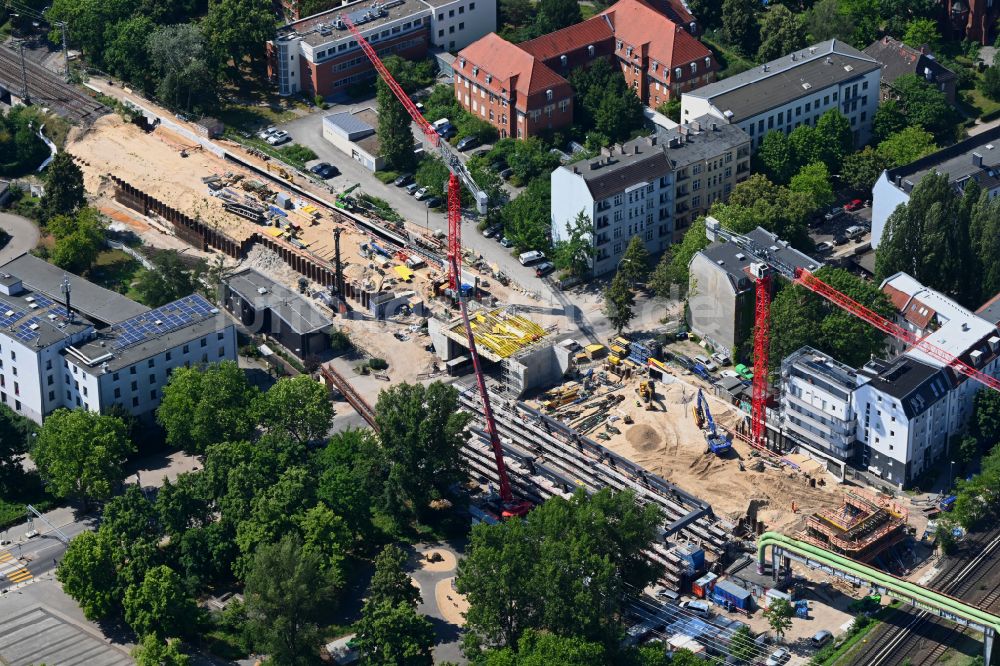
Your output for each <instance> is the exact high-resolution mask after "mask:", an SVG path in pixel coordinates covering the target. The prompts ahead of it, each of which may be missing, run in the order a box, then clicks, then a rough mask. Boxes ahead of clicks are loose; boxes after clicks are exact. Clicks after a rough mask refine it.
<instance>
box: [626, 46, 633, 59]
mask: <svg viewBox="0 0 1000 666" xmlns="http://www.w3.org/2000/svg"><path fill="white" fill-rule="evenodd" d="M625 55H626V56H627V57H629V58H631V57H632V47H631V46H630V47H628V48H627V49H625Z"/></svg>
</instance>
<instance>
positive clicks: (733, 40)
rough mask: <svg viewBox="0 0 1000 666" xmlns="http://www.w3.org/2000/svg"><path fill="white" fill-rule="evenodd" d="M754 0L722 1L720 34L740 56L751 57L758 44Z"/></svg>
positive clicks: (755, 51) (757, 5)
mask: <svg viewBox="0 0 1000 666" xmlns="http://www.w3.org/2000/svg"><path fill="white" fill-rule="evenodd" d="M758 7H760V4H758V3H756V2H754V0H722V32H723V34H724V35H725V36H726V41H728V42H729V43H730V44H731V45H732V46H733V48H734V49H736V51H737V52H739V54H740V55H742V56H744V57H753V55H754V54H756V53H757V47H758V45H759V44H760V37H761V33H760V25H759V24H758V23H757V8H758Z"/></svg>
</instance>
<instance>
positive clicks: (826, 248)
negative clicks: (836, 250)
mask: <svg viewBox="0 0 1000 666" xmlns="http://www.w3.org/2000/svg"><path fill="white" fill-rule="evenodd" d="M832 251H833V243H831V242H830V241H823V242H822V243H816V252H817V253H818V254H827V253H829V252H832Z"/></svg>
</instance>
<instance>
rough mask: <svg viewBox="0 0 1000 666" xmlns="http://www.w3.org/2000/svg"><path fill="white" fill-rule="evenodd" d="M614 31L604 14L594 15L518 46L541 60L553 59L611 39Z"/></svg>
mask: <svg viewBox="0 0 1000 666" xmlns="http://www.w3.org/2000/svg"><path fill="white" fill-rule="evenodd" d="M613 36H614V33H612V32H611V26H610V25H608V21H607V19H605V18H604V17H603V16H594V17H592V18H589V19H587V20H586V21H583V22H582V23H576V24H574V25H571V26H569V27H567V28H563V29H562V30H556V31H555V32H550V33H549V34H547V35H542V36H541V37H536V38H535V39H532V40H529V41H527V42H522V43H521V44H518V46H519V47H520V48H521V49H523V50H524V51H527V52H528V53H530V54H531V55H533V56H535V57H536V58H538V59H539V60H543V61H544V60H551V59H552V58H557V57H559V56H561V55H563V54H565V53H569V52H570V51H574V50H576V49H579V48H581V47H584V46H587V45H589V44H596V43H598V42H602V41H604V40H606V39H611V38H612V37H613Z"/></svg>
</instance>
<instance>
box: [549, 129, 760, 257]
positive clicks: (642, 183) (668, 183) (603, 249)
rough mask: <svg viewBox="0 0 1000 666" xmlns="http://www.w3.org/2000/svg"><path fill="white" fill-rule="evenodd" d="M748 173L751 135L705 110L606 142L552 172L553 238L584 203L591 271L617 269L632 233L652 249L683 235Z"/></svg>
mask: <svg viewBox="0 0 1000 666" xmlns="http://www.w3.org/2000/svg"><path fill="white" fill-rule="evenodd" d="M749 174H750V139H749V137H748V136H747V135H746V134H745V133H744V132H743V131H742V130H741V129H740V128H739V127H736V126H735V125H727V124H725V123H722V122H719V120H718V119H717V118H714V117H712V116H706V117H704V118H699V119H698V120H697V121H694V122H691V123H687V124H686V125H680V126H678V127H675V128H674V129H670V130H667V129H661V130H659V131H658V132H657V134H656V135H655V136H652V137H643V138H638V139H633V140H632V141H629V142H627V143H625V144H623V145H620V146H614V147H613V148H610V149H605V150H604V151H602V154H601V155H600V156H599V157H596V158H594V159H591V160H585V161H582V162H578V163H576V164H572V165H568V166H564V167H559V168H558V169H556V170H555V171H553V172H552V175H551V180H552V203H551V220H552V238H553V240H565V239H566V238H567V237H568V232H567V229H566V226H567V224H570V225H571V224H573V222H574V220H575V219H576V216H577V215H578V214H579V213H580V212H581V211H583V213H584V214H585V215H586V217H587V218H588V219H589V220H590V221H591V222H590V225H591V227H592V229H591V234H590V237H591V241H592V243H593V245H594V249H595V256H594V261H593V274H594V275H603V274H605V273H608V272H610V271H613V270H614V269H615V268H616V267H617V266H618V262H619V261H620V260H621V256H622V254H624V251H625V247H626V246H627V245H628V242H629V240H630V239H631V238H632V236H635V235H640V236H642V238H643V241H644V242H645V244H646V249H647V250H649V252H651V253H657V252H662V251H663V250H665V249H667V247H669V246H670V245H671V244H672V243H675V242H677V241H679V240H680V239H681V238H682V237H683V235H684V232H685V231H686V230H687V228H688V227H689V226H690V225H691V222H692V221H693V220H694V219H696V218H697V217H698V216H699V215H701V214H703V213H705V212H707V210H708V208H709V207H710V206H711V205H712V203H714V202H715V201H724V200H725V199H726V198H728V196H729V193H730V192H731V191H732V189H733V187H735V186H736V184H737V183H739V182H740V181H742V180H744V179H746V178H747V177H748V176H749Z"/></svg>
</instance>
